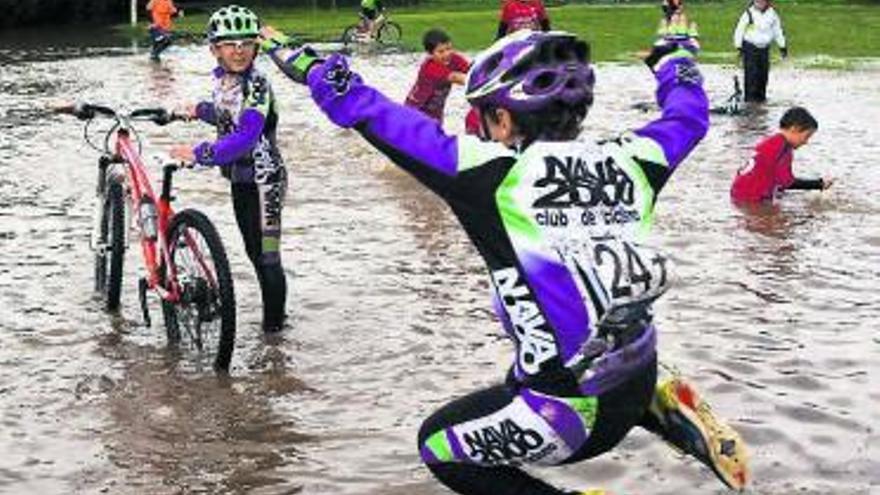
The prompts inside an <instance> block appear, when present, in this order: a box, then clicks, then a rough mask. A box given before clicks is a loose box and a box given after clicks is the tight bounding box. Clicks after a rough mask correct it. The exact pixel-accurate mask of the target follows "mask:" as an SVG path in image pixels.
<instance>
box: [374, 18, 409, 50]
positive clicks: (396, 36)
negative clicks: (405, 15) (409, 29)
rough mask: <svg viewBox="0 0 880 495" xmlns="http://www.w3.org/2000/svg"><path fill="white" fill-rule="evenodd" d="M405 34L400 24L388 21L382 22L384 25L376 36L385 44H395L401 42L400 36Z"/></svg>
mask: <svg viewBox="0 0 880 495" xmlns="http://www.w3.org/2000/svg"><path fill="white" fill-rule="evenodd" d="M402 36H403V29H401V27H400V24H398V23H396V22H394V21H387V22H386V23H384V24H382V27H380V28H379V33H378V34H377V35H376V37H377V38H378V40H379V43H381V44H383V45H394V44H397V43H400V38H401V37H402Z"/></svg>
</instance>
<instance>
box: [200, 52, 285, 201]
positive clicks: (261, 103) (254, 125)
mask: <svg viewBox="0 0 880 495" xmlns="http://www.w3.org/2000/svg"><path fill="white" fill-rule="evenodd" d="M196 114H197V115H198V117H199V119H200V120H202V121H204V122H207V123H209V124H211V125H214V126H216V127H217V140H216V141H214V142H204V143H201V144H199V145H198V146H196V147H195V148H194V149H193V152H194V154H195V156H196V161H198V162H199V163H201V164H203V165H217V166H220V167H223V171H224V175H226V176H227V177H229V178H231V180H232V182H234V183H258V184H272V183H277V182H280V181H281V180H282V178H283V177H282V176H283V175H284V172H283V168H284V165H283V162H282V160H281V154H280V153H279V152H278V146H277V144H276V140H275V130H276V127H277V125H278V114H277V112H276V111H275V101H274V95H273V93H272V87H271V85H270V84H269V80H268V79H267V78H266V76H265V75H264V74H262V73H261V72H259V71H258V70H257V69H255V68H253V66H252V67H251V68H249V69H248V70H247V71H246V72H244V73H242V74H227V73H226V72H225V71H224V70H223V69H222V68H220V67H217V68H215V69H214V90H213V93H212V99H211V101H203V102H200V103H199V104H198V105H197V106H196Z"/></svg>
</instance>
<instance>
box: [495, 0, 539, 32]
mask: <svg viewBox="0 0 880 495" xmlns="http://www.w3.org/2000/svg"><path fill="white" fill-rule="evenodd" d="M520 29H531V30H532V31H549V30H550V19H549V18H548V17H547V11H546V10H544V4H543V3H542V2H541V0H504V3H503V4H502V6H501V21H500V22H499V23H498V35H497V36H496V37H495V39H500V38H503V37H505V36H507V35H508V34H510V33H512V32H514V31H519V30H520Z"/></svg>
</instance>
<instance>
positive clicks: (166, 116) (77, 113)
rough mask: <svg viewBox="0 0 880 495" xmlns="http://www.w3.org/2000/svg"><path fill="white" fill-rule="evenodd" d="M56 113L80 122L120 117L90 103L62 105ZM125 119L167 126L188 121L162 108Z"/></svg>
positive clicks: (134, 112) (133, 114)
mask: <svg viewBox="0 0 880 495" xmlns="http://www.w3.org/2000/svg"><path fill="white" fill-rule="evenodd" d="M55 111H56V112H58V113H64V114H70V115H73V116H74V117H76V118H78V119H80V120H90V119H93V118H95V117H96V116H98V115H101V116H104V117H110V118H115V119H117V120H118V119H119V118H120V117H122V115H120V114H119V113H118V112H117V111H116V110H113V109H112V108H109V107H105V106H103V105H93V104H91V103H77V104H74V105H64V106H61V107H56V108H55ZM125 117H127V118H129V119H131V120H149V121H151V122H153V123H154V124H157V125H167V124H170V123H171V122H174V121H177V120H189V117H188V116H186V115H181V114H178V113H174V112H169V111H168V110H166V109H164V108H139V109H137V110H133V111H131V112H130V113H129V114H128V115H125Z"/></svg>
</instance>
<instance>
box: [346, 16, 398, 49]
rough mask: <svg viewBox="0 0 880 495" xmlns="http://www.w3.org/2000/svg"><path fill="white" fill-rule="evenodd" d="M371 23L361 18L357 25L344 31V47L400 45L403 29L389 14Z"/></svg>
mask: <svg viewBox="0 0 880 495" xmlns="http://www.w3.org/2000/svg"><path fill="white" fill-rule="evenodd" d="M370 24H371V23H370V22H369V21H367V20H366V19H365V18H364V17H363V16H361V19H360V21H359V22H358V23H357V24H352V25H350V26H348V27H346V28H345V29H344V30H343V31H342V37H341V39H340V40H341V41H342V44H343V46H344V47H346V48H351V47H352V46H354V45H357V44H367V43H370V42H373V41H375V42H377V43H379V44H381V45H395V44H398V43H400V39H401V37H402V36H403V28H401V27H400V24H398V23H397V22H395V21H392V20H391V19H390V18H389V17H388V14H387V12H385V13H382V14H380V15H379V16H378V17H377V18H376V20H375V21H373V22H372V27H371V26H370Z"/></svg>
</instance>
